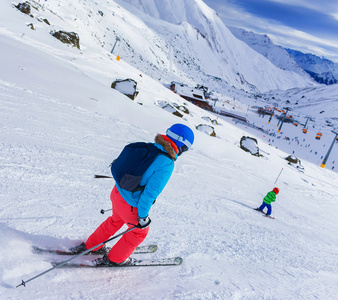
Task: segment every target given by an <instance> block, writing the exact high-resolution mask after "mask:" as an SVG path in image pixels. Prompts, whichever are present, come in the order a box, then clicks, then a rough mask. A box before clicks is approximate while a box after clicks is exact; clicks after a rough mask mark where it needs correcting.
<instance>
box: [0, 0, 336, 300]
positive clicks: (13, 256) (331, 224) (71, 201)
mask: <svg viewBox="0 0 338 300" xmlns="http://www.w3.org/2000/svg"><path fill="white" fill-rule="evenodd" d="M71 5H72V3H69V6H71ZM60 9H61V8H60ZM64 9H66V8H64ZM0 11H1V14H2V16H6V18H0V44H1V48H0V52H1V55H0V64H1V68H0V94H1V97H0V107H1V110H0V128H1V147H0V158H1V164H0V165H1V168H0V185H1V199H2V201H1V202H0V203H1V204H0V242H1V250H0V294H1V298H3V299H28V300H30V299H97V298H99V299H101V298H102V299H123V300H125V299H143V298H147V299H334V298H335V297H336V295H337V294H338V288H337V286H338V285H337V283H338V271H337V270H338V268H337V261H338V257H337V256H338V255H337V253H338V251H337V250H338V249H337V245H338V239H337V229H338V228H337V222H336V216H337V210H338V204H337V203H338V201H337V200H338V199H337V194H336V191H337V187H338V186H337V182H338V180H337V179H338V175H337V174H336V173H334V172H332V171H330V170H328V169H321V168H319V167H318V166H317V165H314V164H311V163H308V162H307V161H302V163H303V165H304V166H305V173H300V172H298V171H297V170H295V169H293V168H292V167H289V166H288V165H287V164H286V163H285V161H284V160H283V159H282V157H283V156H285V155H286V153H284V152H281V151H280V150H278V149H276V148H275V147H271V146H269V145H268V144H266V143H264V142H263V141H262V140H259V146H260V148H261V149H262V150H263V151H264V152H265V153H268V154H265V157H261V158H257V157H253V156H251V155H249V154H247V153H246V152H244V151H242V150H241V149H239V147H238V144H239V140H240V138H241V136H242V135H243V134H244V135H246V134H248V132H247V130H246V129H245V128H240V127H235V126H233V125H232V123H231V122H227V121H224V120H221V119H219V120H218V121H219V125H217V126H216V125H215V129H216V131H217V136H218V138H212V137H209V136H207V135H206V134H204V133H202V132H199V131H197V130H194V133H195V137H196V141H195V144H194V145H193V148H192V150H191V151H189V152H187V153H186V154H184V155H182V156H181V157H180V158H179V160H178V161H177V163H176V167H175V170H174V174H173V176H172V178H171V180H170V181H169V183H168V185H167V187H166V188H165V190H164V191H163V193H162V194H161V196H160V197H159V199H158V200H157V203H156V204H155V205H154V207H153V208H152V210H151V216H150V217H151V218H152V226H151V229H150V233H149V235H148V237H147V239H146V241H145V244H147V243H157V244H158V246H159V250H158V252H157V253H156V254H154V256H156V257H166V256H176V255H180V256H182V257H183V258H184V262H183V264H182V265H181V266H180V267H169V268H156V267H155V268H146V269H141V268H140V269H122V270H116V269H112V270H54V271H52V272H50V273H48V274H45V275H43V276H41V277H39V278H37V279H35V280H33V281H31V282H29V283H28V284H27V287H26V288H23V287H20V288H17V289H16V288H15V286H16V285H18V284H20V283H21V280H22V279H24V280H28V279H29V278H32V277H34V276H36V275H37V274H39V273H41V272H43V271H45V270H47V269H48V268H50V267H51V265H50V263H49V261H51V259H52V257H50V256H48V255H47V256H39V255H36V254H33V253H32V251H31V248H30V246H31V245H33V244H35V245H40V246H55V247H69V246H73V245H76V244H77V243H78V242H79V241H82V240H85V239H86V238H87V236H88V235H89V234H90V233H91V232H92V231H93V230H94V229H95V228H96V227H97V226H98V225H99V224H100V223H101V222H102V221H103V220H104V219H105V218H106V215H102V214H100V210H101V209H102V208H104V209H108V208H110V201H109V194H110V190H111V188H112V186H113V184H114V182H113V181H111V180H97V179H94V178H93V175H94V174H97V173H99V174H109V167H108V166H109V164H110V162H111V161H112V159H114V158H115V157H116V156H117V155H118V153H119V152H120V150H121V149H122V148H123V147H124V145H125V144H126V143H128V142H134V141H152V140H153V138H154V136H155V135H156V134H157V133H164V132H165V130H166V129H167V127H168V126H170V125H171V124H173V123H175V122H183V123H185V124H187V125H189V126H191V127H192V128H194V127H195V126H196V125H198V124H200V123H205V121H204V119H202V117H205V116H209V117H211V118H212V119H214V118H215V116H214V115H211V114H209V113H208V112H205V111H202V110H200V109H199V108H197V107H194V106H193V105H191V104H187V106H188V107H189V110H190V112H191V113H190V115H187V116H185V117H184V119H179V118H177V117H175V116H173V115H171V114H169V113H168V112H166V111H165V110H162V109H161V108H160V107H159V106H157V105H156V101H158V100H165V101H169V102H172V103H173V102H175V103H178V104H184V103H186V101H184V100H183V99H181V98H179V97H178V96H177V95H175V94H173V93H172V92H171V91H169V90H168V89H166V88H164V87H163V86H162V85H161V84H159V82H158V81H157V80H154V79H152V78H150V77H148V76H147V75H145V74H144V73H143V72H142V71H140V70H139V69H137V68H135V67H133V66H131V65H129V64H127V63H126V62H125V61H124V60H123V59H122V60H121V61H116V59H115V56H114V55H110V54H109V53H108V54H107V51H103V50H102V51H100V50H99V49H100V48H98V47H97V43H96V41H94V42H93V40H92V39H91V37H92V36H91V33H90V32H88V35H85V34H84V33H85V32H86V31H85V29H84V28H82V29H81V32H82V33H83V34H82V35H81V36H82V37H84V38H83V43H82V44H81V51H79V50H77V49H76V48H71V47H69V46H66V45H64V44H62V43H61V42H59V41H58V40H56V39H53V38H52V37H51V36H50V34H49V33H48V31H47V30H45V28H44V26H45V25H43V24H42V23H41V24H40V23H36V24H37V26H38V27H37V28H38V29H37V30H36V31H32V30H31V29H29V28H28V27H27V26H26V23H29V22H31V21H32V19H31V18H30V17H27V16H25V15H22V14H20V13H18V12H17V11H15V10H13V9H12V8H11V7H10V5H9V4H8V3H4V2H1V4H0ZM117 11H118V10H117ZM44 13H46V14H48V18H50V20H51V21H53V22H54V24H55V23H56V20H57V19H60V16H56V15H54V14H53V13H52V12H47V11H45V12H44ZM62 17H63V19H67V18H69V19H71V16H70V15H68V14H65V15H62ZM128 17H129V16H128ZM73 19H74V18H73ZM140 24H142V23H140ZM39 26H40V27H39ZM80 27H81V26H80V25H79V28H80ZM39 28H40V29H39ZM140 74H141V75H142V77H141V76H140ZM125 77H131V78H134V79H135V80H137V82H138V89H139V91H140V93H139V95H138V97H137V98H136V100H135V101H131V100H130V99H129V98H127V97H125V96H124V95H122V94H120V93H119V92H117V91H115V90H113V89H111V88H110V84H111V82H112V81H113V80H115V79H116V78H125ZM156 79H157V78H156ZM324 91H325V90H324ZM139 103H142V105H140V104H139ZM282 168H283V172H282V174H281V176H280V178H279V180H278V182H277V186H278V187H279V188H280V190H281V192H280V194H279V195H278V196H277V202H276V203H274V204H273V215H274V216H275V217H276V219H275V220H270V219H266V218H263V217H262V216H261V215H260V214H258V213H257V212H255V211H253V210H252V207H256V206H258V205H259V204H260V203H261V200H262V197H264V195H265V193H266V192H268V191H269V190H271V189H272V188H273V187H274V182H275V180H276V178H277V175H278V174H279V172H280V171H281V169H282ZM144 257H146V256H144ZM59 259H60V260H62V258H59Z"/></svg>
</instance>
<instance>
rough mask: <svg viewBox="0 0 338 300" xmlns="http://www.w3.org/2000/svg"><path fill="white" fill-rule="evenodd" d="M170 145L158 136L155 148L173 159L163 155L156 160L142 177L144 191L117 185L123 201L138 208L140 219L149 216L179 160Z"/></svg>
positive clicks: (141, 183)
mask: <svg viewBox="0 0 338 300" xmlns="http://www.w3.org/2000/svg"><path fill="white" fill-rule="evenodd" d="M168 143H169V142H167V141H165V140H164V139H163V137H162V136H161V135H157V136H156V138H155V146H156V147H157V148H159V149H160V150H161V151H163V152H166V153H168V154H169V155H170V156H171V157H172V158H170V157H168V156H167V155H161V154H160V155H158V156H157V157H156V158H155V160H154V161H153V163H152V164H151V165H150V166H149V168H148V169H147V170H146V171H145V173H144V174H143V176H142V179H141V182H140V185H141V186H145V188H144V190H143V191H135V192H130V191H127V190H125V189H122V188H121V187H120V186H119V185H118V184H116V187H117V189H118V191H119V193H120V194H121V196H122V197H123V199H124V200H125V201H126V202H127V203H128V204H129V205H130V206H132V207H137V209H138V216H139V217H140V218H145V217H147V216H148V215H149V211H150V208H151V206H152V205H153V203H154V202H155V200H156V198H157V197H158V196H159V194H160V193H161V192H162V190H163V189H164V187H165V186H166V184H167V183H168V180H169V178H170V176H171V174H172V172H173V170H174V160H176V159H177V154H176V153H175V152H174V151H173V149H172V148H171V146H170V148H171V149H170V148H168ZM169 145H170V143H169Z"/></svg>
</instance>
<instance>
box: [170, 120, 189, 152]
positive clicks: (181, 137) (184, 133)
mask: <svg viewBox="0 0 338 300" xmlns="http://www.w3.org/2000/svg"><path fill="white" fill-rule="evenodd" d="M166 136H167V137H169V138H170V139H171V140H172V141H173V142H174V143H175V144H176V146H177V147H178V148H180V147H183V146H184V145H185V146H187V147H188V149H189V148H190V147H191V145H192V144H193V143H194V133H193V131H192V130H191V129H190V128H189V127H188V126H186V125H183V124H174V125H172V126H171V127H170V128H168V130H167V132H166Z"/></svg>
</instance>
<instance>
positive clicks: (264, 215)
mask: <svg viewBox="0 0 338 300" xmlns="http://www.w3.org/2000/svg"><path fill="white" fill-rule="evenodd" d="M254 210H257V211H259V212H260V213H262V214H263V217H266V218H269V219H274V218H275V217H271V216H267V215H266V214H265V212H263V211H261V210H260V209H259V208H254Z"/></svg>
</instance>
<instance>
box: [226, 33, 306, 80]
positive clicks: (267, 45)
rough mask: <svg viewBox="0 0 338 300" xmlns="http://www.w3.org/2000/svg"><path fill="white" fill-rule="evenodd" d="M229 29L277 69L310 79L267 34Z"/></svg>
mask: <svg viewBox="0 0 338 300" xmlns="http://www.w3.org/2000/svg"><path fill="white" fill-rule="evenodd" d="M229 29H230V30H231V32H232V33H233V34H234V36H235V37H237V38H238V39H240V40H241V41H243V42H245V43H246V44H247V45H248V46H250V47H251V48H252V49H253V50H255V51H257V52H258V53H260V54H262V55H263V56H264V57H266V58H267V59H268V60H269V61H271V62H272V63H273V64H274V65H275V66H276V67H278V68H281V69H283V70H288V71H292V72H295V73H298V74H300V75H302V76H304V77H309V75H308V74H307V73H306V72H305V71H304V70H303V69H302V68H301V67H300V66H299V65H298V63H297V62H296V61H295V60H294V59H293V58H292V57H291V56H290V55H289V54H288V52H287V51H286V50H285V49H284V48H283V47H281V46H278V45H275V44H274V43H273V42H272V41H271V39H270V38H269V37H268V36H267V35H266V34H264V35H263V34H257V33H254V32H252V31H246V30H244V29H242V28H236V27H230V26H229Z"/></svg>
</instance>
